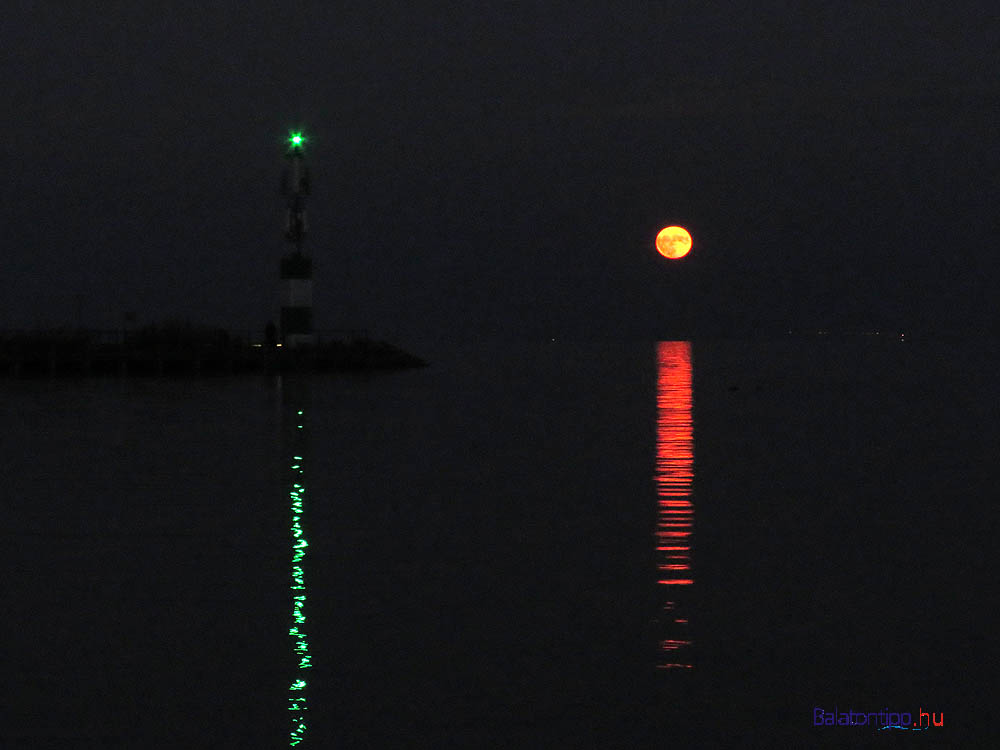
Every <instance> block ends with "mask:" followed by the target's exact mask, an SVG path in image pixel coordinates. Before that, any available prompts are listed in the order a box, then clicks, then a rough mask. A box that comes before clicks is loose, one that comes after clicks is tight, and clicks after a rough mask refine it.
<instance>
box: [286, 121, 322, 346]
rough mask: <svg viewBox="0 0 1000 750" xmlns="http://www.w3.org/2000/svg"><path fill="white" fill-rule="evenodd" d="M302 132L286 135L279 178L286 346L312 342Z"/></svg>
mask: <svg viewBox="0 0 1000 750" xmlns="http://www.w3.org/2000/svg"><path fill="white" fill-rule="evenodd" d="M305 142H306V139H305V136H303V135H302V133H301V132H294V133H291V134H289V136H288V150H287V151H286V152H285V159H286V160H287V162H288V165H287V166H286V168H285V173H284V176H283V178H282V185H281V192H282V193H283V194H284V196H285V200H286V204H287V207H288V218H287V220H286V223H285V240H286V241H287V242H288V244H289V245H290V249H289V252H287V253H285V254H284V255H283V256H282V258H281V291H280V296H281V341H282V343H283V344H284V345H285V346H291V347H296V346H304V345H305V346H308V345H311V344H314V343H315V341H316V339H315V335H314V334H313V314H312V259H311V258H309V257H308V256H307V255H305V254H304V253H303V252H302V245H303V244H304V243H305V239H306V198H307V197H308V195H309V172H308V170H307V169H306V165H305V154H304V153H303V151H304V148H305Z"/></svg>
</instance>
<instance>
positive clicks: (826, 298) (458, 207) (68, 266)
mask: <svg viewBox="0 0 1000 750" xmlns="http://www.w3.org/2000/svg"><path fill="white" fill-rule="evenodd" d="M3 16H4V17H3V20H2V22H0V86H2V90H3V92H4V106H3V107H2V108H0V121H2V126H3V137H2V138H0V174H3V175H4V178H5V179H4V180H3V190H4V193H3V201H2V208H0V224H2V227H3V235H2V237H3V243H2V244H3V255H2V257H3V270H4V273H3V278H2V281H0V328H17V327H31V326H35V325H53V326H59V325H75V324H77V323H82V324H84V325H87V326H93V327H115V326H118V325H120V323H121V321H122V314H123V312H125V311H134V312H135V313H136V315H137V320H138V322H139V323H143V322H149V321H154V320H164V319H169V318H176V319H189V320H191V321H194V322H197V323H212V324H219V325H223V326H226V327H229V328H232V329H243V330H246V329H253V330H255V331H259V330H262V329H263V326H264V324H265V322H266V321H267V320H268V319H269V318H270V319H274V318H276V308H277V276H278V271H277V268H278V260H279V258H280V255H281V253H282V252H284V251H285V249H286V248H285V243H284V241H283V237H282V231H283V221H284V217H283V203H282V198H281V196H280V193H279V186H280V180H281V171H282V168H283V166H284V160H283V153H284V138H285V136H286V135H287V133H288V131H289V130H290V129H292V128H296V129H298V128H301V129H303V130H304V131H305V133H306V135H307V136H308V137H309V143H308V145H307V148H306V154H307V158H308V160H309V164H310V168H311V171H312V182H313V195H312V197H311V198H310V202H309V205H308V217H309V223H310V230H311V234H310V237H309V240H308V243H307V250H308V252H310V253H311V254H312V255H313V257H314V260H315V308H316V317H317V327H318V328H321V329H329V328H340V327H363V328H367V329H369V330H370V331H372V332H374V333H376V334H378V335H380V336H383V337H387V338H393V337H395V338H398V339H400V340H402V341H404V342H405V341H407V340H413V339H419V338H433V337H443V338H459V339H464V338H475V337H480V336H482V337H488V338H496V337H523V336H526V337H542V336H544V337H548V336H569V337H587V336H597V337H602V338H603V337H618V336H621V337H642V338H650V337H657V336H674V335H692V336H693V335H705V334H739V335H745V334H752V333H761V332H764V333H767V332H776V331H781V330H785V329H788V328H793V329H796V330H800V329H815V328H829V329H835V330H836V329H866V328H874V329H882V330H899V329H905V330H907V331H913V332H923V331H927V332H942V331H943V332H949V331H961V332H975V331H981V330H986V331H992V332H997V331H1000V317H998V314H997V312H996V291H997V288H998V282H1000V261H998V259H997V254H996V250H997V239H996V238H997V235H998V218H997V217H998V213H1000V212H998V210H997V205H998V200H997V199H998V190H997V179H998V173H1000V172H998V166H1000V148H998V146H1000V138H998V132H997V113H998V112H1000V83H998V81H1000V79H998V76H997V73H998V68H1000V66H998V55H997V50H998V49H1000V33H998V32H1000V11H998V10H997V6H996V4H995V3H987V2H985V1H981V2H977V3H971V2H962V0H950V1H949V2H936V1H935V2H923V1H921V0H916V1H915V2H908V3H873V2H871V0H865V2H855V1H854V0H839V1H838V2H836V3H801V2H792V1H791V0H786V1H781V0H761V1H760V2H757V3H736V2H732V3H711V2H705V1H704V0H697V1H691V2H687V1H685V2H666V3H636V2H632V3H596V2H589V1H587V0H582V1H579V0H578V1H577V2H573V3H569V2H562V1H561V0H557V1H548V2H544V3H530V4H527V3H526V4H513V3H490V2H475V3H455V2H451V3H446V2H441V3H423V2H416V1H411V2H405V3H404V2H377V1H375V0H370V1H366V2H339V3H321V2H289V3H265V2H261V1H260V0H245V1H244V2H239V3H237V2H226V3H221V2H205V1H204V0H202V1H201V2H171V3H163V2H153V1H152V0H128V1H127V2H117V1H115V0H107V1H106V2H102V3H98V4H94V3H69V2H56V1H55V0H52V1H51V2H45V1H43V0H37V1H35V2H30V1H28V0H13V2H10V3H7V4H6V5H5V8H4V14H3ZM674 223H677V224H682V225H684V226H686V227H687V228H688V229H689V230H690V231H691V234H692V235H693V237H694V249H693V250H692V252H691V254H690V255H689V256H688V257H687V258H685V259H683V260H679V261H667V260H665V259H663V258H661V257H660V256H658V255H657V254H656V253H655V251H654V249H653V238H654V237H655V235H656V233H657V231H658V230H659V229H660V228H661V227H663V226H664V225H666V224H674Z"/></svg>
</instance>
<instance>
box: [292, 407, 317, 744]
mask: <svg viewBox="0 0 1000 750" xmlns="http://www.w3.org/2000/svg"><path fill="white" fill-rule="evenodd" d="M298 416H299V418H300V420H297V421H301V422H304V421H305V419H304V417H303V413H302V411H299V412H298ZM296 427H297V428H298V429H299V430H302V429H304V427H305V425H304V424H296ZM290 468H291V471H292V475H293V477H295V478H296V479H299V480H304V477H305V468H304V459H303V457H302V456H298V455H295V456H292V463H291V465H290ZM305 492H306V488H305V486H303V485H302V484H301V481H299V482H292V484H291V488H290V489H289V492H288V497H289V500H290V501H291V526H290V531H291V538H292V561H291V578H290V582H289V590H290V592H291V600H292V623H293V624H292V626H291V627H290V628H289V630H288V635H289V637H290V638H291V639H292V651H293V653H294V654H295V657H296V660H297V664H296V670H304V669H310V668H311V667H312V655H311V654H310V653H309V640H308V636H307V635H306V632H305V627H304V626H305V622H306V613H305V606H306V570H305V557H306V548H307V547H308V546H309V542H307V541H306V539H305V528H304V527H303V524H302V522H303V518H304V516H305ZM306 686H307V682H306V680H305V679H303V678H302V677H296V678H295V679H293V680H292V683H291V685H290V686H289V688H288V691H289V697H288V711H289V712H290V713H291V731H290V733H289V745H290V746H291V747H295V746H296V745H299V744H301V743H302V742H304V741H305V738H306V720H305V717H306V711H307V710H308V708H309V707H308V705H307V702H306Z"/></svg>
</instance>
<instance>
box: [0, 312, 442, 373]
mask: <svg viewBox="0 0 1000 750" xmlns="http://www.w3.org/2000/svg"><path fill="white" fill-rule="evenodd" d="M426 365H427V362H425V361H424V360H422V359H420V358H419V357H416V356H414V355H412V354H410V353H408V352H405V351H403V350H402V349H399V348H398V347H396V346H393V345H392V344H389V343H387V342H384V341H376V340H372V339H370V338H368V336H367V334H366V333H364V332H362V331H344V332H337V333H335V334H323V333H320V334H317V340H316V343H315V344H310V345H302V344H300V345H298V346H294V347H291V346H282V345H280V344H278V343H277V342H275V341H273V340H272V341H270V342H269V341H267V340H262V341H254V340H252V339H251V338H250V337H249V336H247V335H237V334H232V333H230V332H229V331H227V330H225V329H223V328H211V327H198V326H193V325H190V324H158V325H150V326H145V327H143V328H140V329H137V330H134V331H127V330H121V331H95V330H89V329H48V330H34V331H8V332H0V376H13V377H54V376H59V377H90V376H147V375H154V376H157V375H235V374H244V373H247V374H252V373H265V374H266V373H275V372H288V371H303V372H365V371H374V370H394V369H403V368H409V367H423V366H426Z"/></svg>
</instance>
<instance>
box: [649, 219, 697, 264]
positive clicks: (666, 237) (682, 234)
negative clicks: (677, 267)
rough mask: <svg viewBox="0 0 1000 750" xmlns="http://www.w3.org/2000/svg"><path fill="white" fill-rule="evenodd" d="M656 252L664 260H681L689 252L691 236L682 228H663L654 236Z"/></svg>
mask: <svg viewBox="0 0 1000 750" xmlns="http://www.w3.org/2000/svg"><path fill="white" fill-rule="evenodd" d="M656 250H657V252H659V253H660V255H662V256H663V257H664V258H671V259H673V258H683V257H684V256H685V255H687V254H688V253H689V252H691V235H690V234H689V233H688V230H686V229H685V228H684V227H664V228H663V229H661V230H660V233H659V234H658V235H656Z"/></svg>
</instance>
